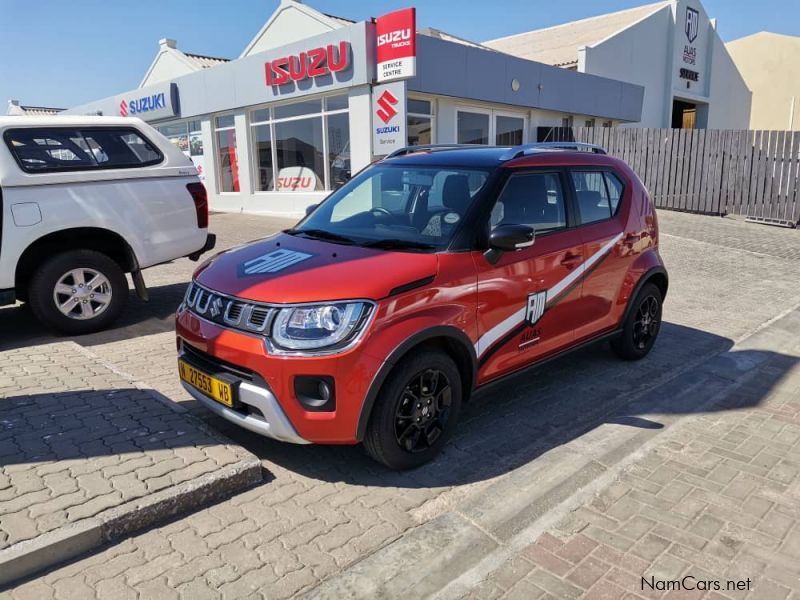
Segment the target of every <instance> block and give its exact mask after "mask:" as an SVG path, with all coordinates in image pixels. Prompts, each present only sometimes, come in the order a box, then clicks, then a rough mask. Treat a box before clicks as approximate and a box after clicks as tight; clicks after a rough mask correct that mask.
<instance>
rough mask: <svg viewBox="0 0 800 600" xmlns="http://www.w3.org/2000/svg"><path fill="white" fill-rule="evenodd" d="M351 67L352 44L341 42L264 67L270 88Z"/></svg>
mask: <svg viewBox="0 0 800 600" xmlns="http://www.w3.org/2000/svg"><path fill="white" fill-rule="evenodd" d="M348 66H350V44H349V43H348V42H344V41H342V42H339V44H338V46H337V45H334V44H328V46H327V47H325V48H313V49H312V50H307V51H306V52H300V53H299V54H296V55H294V56H282V57H280V58H276V59H275V60H273V61H270V62H267V63H266V64H265V65H264V75H265V78H266V82H267V85H268V86H273V85H285V84H287V83H290V82H292V81H302V80H303V79H309V78H314V77H320V76H322V75H328V74H330V73H336V72H338V71H344V70H345V69H346V68H347V67H348Z"/></svg>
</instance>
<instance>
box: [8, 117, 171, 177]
mask: <svg viewBox="0 0 800 600" xmlns="http://www.w3.org/2000/svg"><path fill="white" fill-rule="evenodd" d="M4 138H5V142H6V145H7V146H8V148H9V150H10V151H11V154H12V155H13V156H14V158H15V159H16V161H17V163H18V164H19V166H20V167H21V168H22V170H23V171H25V172H27V173H52V172H58V171H89V170H94V169H119V168H129V167H143V166H148V165H154V164H157V163H159V162H161V161H162V160H163V156H162V154H161V152H160V151H159V150H158V149H157V148H156V147H155V146H154V145H153V144H151V143H150V142H149V141H148V140H147V139H146V138H144V137H143V136H142V135H141V134H139V133H138V132H137V131H136V130H134V129H132V128H129V127H107V128H106V127H104V128H99V127H98V128H85V129H76V128H62V127H36V128H18V129H9V130H8V131H6V133H5V135H4Z"/></svg>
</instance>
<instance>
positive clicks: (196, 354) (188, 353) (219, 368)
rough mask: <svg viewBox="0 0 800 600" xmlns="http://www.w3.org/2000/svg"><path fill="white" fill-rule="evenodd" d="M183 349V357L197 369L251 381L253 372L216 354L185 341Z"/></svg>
mask: <svg viewBox="0 0 800 600" xmlns="http://www.w3.org/2000/svg"><path fill="white" fill-rule="evenodd" d="M181 350H182V351H183V358H185V359H186V360H188V361H189V362H190V363H192V364H193V365H195V366H196V367H198V368H199V369H201V370H203V371H206V372H207V373H211V374H212V375H215V374H219V373H228V374H230V375H233V376H234V377H237V378H239V379H244V380H245V381H253V378H254V376H255V375H254V373H253V371H251V370H249V369H245V368H244V367H237V366H236V365H232V364H231V363H229V362H226V361H224V360H221V359H219V358H217V357H216V356H212V355H210V354H208V353H206V352H203V351H202V350H198V349H197V348H195V347H194V346H191V345H189V344H187V343H186V342H185V341H184V342H183V345H182V346H181Z"/></svg>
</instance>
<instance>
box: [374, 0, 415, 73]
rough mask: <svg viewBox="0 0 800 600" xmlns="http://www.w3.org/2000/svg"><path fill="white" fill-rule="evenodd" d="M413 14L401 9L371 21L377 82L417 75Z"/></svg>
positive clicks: (410, 9)
mask: <svg viewBox="0 0 800 600" xmlns="http://www.w3.org/2000/svg"><path fill="white" fill-rule="evenodd" d="M416 27H417V12H416V9H414V8H404V9H403V10H398V11H395V12H393V13H389V14H388V15H383V16H382V17H378V18H377V19H376V20H375V40H376V48H377V51H376V56H375V58H376V62H377V63H378V81H379V82H386V81H395V80H397V79H406V78H408V77H414V75H416V74H417V29H416Z"/></svg>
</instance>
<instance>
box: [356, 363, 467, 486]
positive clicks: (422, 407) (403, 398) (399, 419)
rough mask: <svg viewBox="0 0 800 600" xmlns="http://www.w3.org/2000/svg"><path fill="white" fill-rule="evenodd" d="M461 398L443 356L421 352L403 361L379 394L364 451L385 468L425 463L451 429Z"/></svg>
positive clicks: (454, 371) (458, 380) (455, 378)
mask: <svg viewBox="0 0 800 600" xmlns="http://www.w3.org/2000/svg"><path fill="white" fill-rule="evenodd" d="M462 394H463V391H462V388H461V376H460V374H459V372H458V368H457V367H456V365H455V363H454V362H453V360H452V359H451V358H450V357H449V356H448V355H447V354H445V353H444V352H439V351H430V350H426V351H423V352H419V353H414V354H413V355H411V356H408V357H406V358H404V359H403V360H402V361H400V362H399V363H398V364H397V366H395V368H394V370H393V371H392V372H391V373H390V374H389V377H388V378H387V380H386V382H385V384H384V385H383V388H382V389H381V391H380V394H379V395H378V398H377V401H376V403H375V408H374V410H373V411H372V415H371V417H370V422H369V426H368V427H367V433H366V435H365V436H364V447H365V448H366V450H367V452H368V453H369V455H370V456H371V457H372V458H374V459H375V460H377V461H378V462H382V463H383V464H385V465H386V466H387V467H389V468H390V469H396V470H404V469H412V468H414V467H418V466H420V465H422V464H424V463H426V462H428V461H429V460H431V459H432V458H433V457H435V456H436V455H437V454H438V453H439V452H441V450H442V448H443V447H444V445H445V444H446V443H447V440H448V438H449V437H450V435H451V434H452V432H453V429H455V426H456V423H457V422H458V416H459V412H460V411H461V399H462V397H463V396H462Z"/></svg>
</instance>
